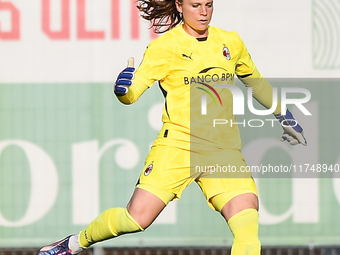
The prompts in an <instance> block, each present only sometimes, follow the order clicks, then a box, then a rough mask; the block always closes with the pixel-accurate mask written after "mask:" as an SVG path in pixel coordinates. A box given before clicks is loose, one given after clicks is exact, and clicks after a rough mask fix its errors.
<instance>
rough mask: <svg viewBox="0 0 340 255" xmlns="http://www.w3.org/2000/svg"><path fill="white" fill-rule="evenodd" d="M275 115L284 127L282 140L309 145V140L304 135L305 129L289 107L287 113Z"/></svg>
mask: <svg viewBox="0 0 340 255" xmlns="http://www.w3.org/2000/svg"><path fill="white" fill-rule="evenodd" d="M275 117H276V118H277V120H278V121H279V122H280V124H281V127H282V128H283V135H282V137H281V139H280V141H281V142H284V141H287V142H289V143H290V144H291V145H297V144H299V143H301V144H302V145H305V146H306V145H307V140H306V138H305V137H304V136H303V129H302V127H301V126H300V125H299V124H298V123H297V121H296V120H295V119H294V117H293V114H292V113H291V112H290V111H289V110H288V109H287V111H286V115H281V114H276V115H275Z"/></svg>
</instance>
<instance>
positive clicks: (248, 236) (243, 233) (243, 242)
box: [228, 209, 261, 255]
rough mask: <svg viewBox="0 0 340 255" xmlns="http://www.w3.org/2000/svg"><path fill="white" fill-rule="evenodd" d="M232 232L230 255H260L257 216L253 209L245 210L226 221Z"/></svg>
mask: <svg viewBox="0 0 340 255" xmlns="http://www.w3.org/2000/svg"><path fill="white" fill-rule="evenodd" d="M228 224H229V228H230V230H231V231H232V232H233V235H234V242H233V246H232V248H231V254H232V255H248V254H249V255H260V254H261V243H260V241H259V238H258V230H259V214H258V212H257V211H256V210H255V209H246V210H243V211H241V212H239V213H237V214H235V215H234V216H233V217H231V218H230V219H229V221H228Z"/></svg>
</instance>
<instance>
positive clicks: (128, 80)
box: [114, 58, 135, 96]
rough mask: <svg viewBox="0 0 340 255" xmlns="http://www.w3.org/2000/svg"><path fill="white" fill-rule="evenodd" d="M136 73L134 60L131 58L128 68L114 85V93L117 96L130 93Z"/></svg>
mask: <svg viewBox="0 0 340 255" xmlns="http://www.w3.org/2000/svg"><path fill="white" fill-rule="evenodd" d="M134 72H135V68H134V58H129V60H128V66H127V68H125V69H124V70H123V71H122V72H121V73H120V74H119V75H118V77H117V80H116V83H115V85H114V93H115V95H116V96H124V95H125V94H126V93H127V92H128V91H129V86H131V85H132V79H133V74H134Z"/></svg>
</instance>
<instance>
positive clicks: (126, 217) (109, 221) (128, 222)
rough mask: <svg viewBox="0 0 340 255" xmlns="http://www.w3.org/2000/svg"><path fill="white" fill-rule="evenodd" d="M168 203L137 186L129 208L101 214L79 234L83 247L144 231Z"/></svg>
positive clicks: (114, 209)
mask: <svg viewBox="0 0 340 255" xmlns="http://www.w3.org/2000/svg"><path fill="white" fill-rule="evenodd" d="M165 206H166V204H165V203H164V202H163V201H162V200H161V199H160V198H158V197H157V196H156V195H154V194H152V193H151V192H149V191H146V190H144V189H140V188H136V189H135V191H134V193H133V195H132V197H131V199H130V201H129V203H128V205H127V208H111V209H108V210H106V211H104V212H103V213H102V214H100V215H99V216H98V217H97V218H96V219H95V220H94V221H92V222H91V223H90V224H89V225H88V226H87V227H86V228H85V229H84V230H83V231H81V232H80V235H79V244H80V246H81V247H82V248H87V247H89V246H90V245H92V244H94V243H96V242H100V241H104V240H107V239H111V238H114V237H117V236H120V235H123V234H128V233H134V232H139V231H144V229H146V228H147V227H148V226H150V224H151V223H152V222H153V221H154V220H155V219H156V218H157V216H158V215H159V214H160V212H161V211H162V210H163V209H164V207H165Z"/></svg>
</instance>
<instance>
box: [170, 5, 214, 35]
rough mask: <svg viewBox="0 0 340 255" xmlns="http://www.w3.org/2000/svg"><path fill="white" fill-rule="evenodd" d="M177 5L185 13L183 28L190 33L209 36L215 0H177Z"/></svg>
mask: <svg viewBox="0 0 340 255" xmlns="http://www.w3.org/2000/svg"><path fill="white" fill-rule="evenodd" d="M176 7H177V10H178V11H179V12H180V13H182V15H183V28H184V30H185V31H186V32H187V33H188V34H189V35H192V36H195V37H206V36H208V26H209V23H210V20H211V16H212V13H213V0H182V1H181V0H176Z"/></svg>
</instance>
